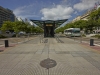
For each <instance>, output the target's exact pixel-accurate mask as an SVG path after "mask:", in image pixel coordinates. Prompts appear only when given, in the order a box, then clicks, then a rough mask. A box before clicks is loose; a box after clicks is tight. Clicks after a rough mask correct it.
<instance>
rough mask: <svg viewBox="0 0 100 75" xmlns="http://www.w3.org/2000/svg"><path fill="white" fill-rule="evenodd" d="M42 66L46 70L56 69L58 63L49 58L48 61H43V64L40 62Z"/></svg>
mask: <svg viewBox="0 0 100 75" xmlns="http://www.w3.org/2000/svg"><path fill="white" fill-rule="evenodd" d="M40 65H41V66H42V67H44V68H47V69H49V68H53V67H55V66H56V65H57V63H56V61H55V60H52V59H50V58H47V59H45V60H43V61H41V62H40Z"/></svg>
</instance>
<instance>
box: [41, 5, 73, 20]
mask: <svg viewBox="0 0 100 75" xmlns="http://www.w3.org/2000/svg"><path fill="white" fill-rule="evenodd" d="M73 11H74V10H73V9H72V8H71V7H67V6H62V5H57V6H56V7H54V8H43V9H41V13H42V14H43V17H42V18H41V19H43V20H47V19H49V20H57V19H69V18H70V17H71V14H72V13H73Z"/></svg>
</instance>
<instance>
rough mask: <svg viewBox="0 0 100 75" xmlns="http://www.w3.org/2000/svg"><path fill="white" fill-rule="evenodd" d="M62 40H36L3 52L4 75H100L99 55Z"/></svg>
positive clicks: (1, 70) (1, 71) (0, 64)
mask: <svg viewBox="0 0 100 75" xmlns="http://www.w3.org/2000/svg"><path fill="white" fill-rule="evenodd" d="M61 40H62V41H64V43H62V42H57V40H56V39H55V38H44V41H46V42H44V43H40V41H39V38H35V39H32V40H31V41H28V42H26V43H21V44H18V45H16V46H14V47H12V48H7V49H5V50H4V52H0V75H100V54H99V53H98V52H96V51H94V50H92V49H91V48H88V47H85V46H83V45H82V44H80V43H78V42H75V41H73V40H72V39H68V38H61ZM46 60H47V61H46ZM44 61H45V63H43V62H44ZM41 65H42V66H41ZM45 67H47V68H45Z"/></svg>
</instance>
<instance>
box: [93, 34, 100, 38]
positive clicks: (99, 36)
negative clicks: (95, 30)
mask: <svg viewBox="0 0 100 75" xmlns="http://www.w3.org/2000/svg"><path fill="white" fill-rule="evenodd" d="M92 37H95V38H98V39H100V35H99V34H97V35H94V36H92Z"/></svg>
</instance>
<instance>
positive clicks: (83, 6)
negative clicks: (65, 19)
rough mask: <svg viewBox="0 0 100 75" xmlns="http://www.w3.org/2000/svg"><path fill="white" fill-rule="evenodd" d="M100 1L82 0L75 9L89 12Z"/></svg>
mask: <svg viewBox="0 0 100 75" xmlns="http://www.w3.org/2000/svg"><path fill="white" fill-rule="evenodd" d="M98 1H100V0H81V2H80V3H77V4H75V5H74V6H73V7H74V8H75V9H77V10H78V11H83V10H87V9H90V8H93V7H94V5H95V3H96V2H98Z"/></svg>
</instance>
